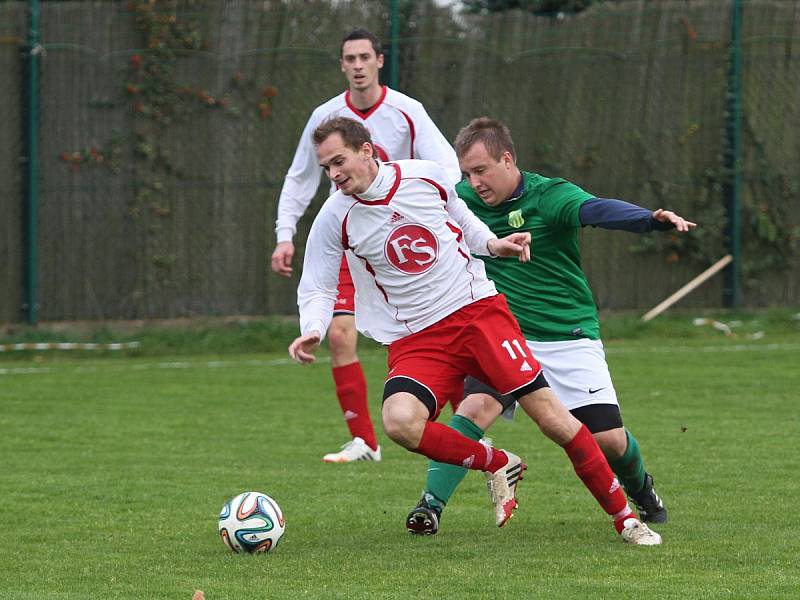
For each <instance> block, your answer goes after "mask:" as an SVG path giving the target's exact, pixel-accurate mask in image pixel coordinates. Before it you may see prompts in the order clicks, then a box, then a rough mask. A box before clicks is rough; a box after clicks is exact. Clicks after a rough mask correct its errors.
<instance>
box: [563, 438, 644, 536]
mask: <svg viewBox="0 0 800 600" xmlns="http://www.w3.org/2000/svg"><path fill="white" fill-rule="evenodd" d="M564 450H565V451H566V453H567V456H569V459H570V460H571V461H572V466H573V467H574V468H575V472H576V473H577V474H578V477H580V478H581V480H582V481H583V484H584V485H585V486H586V487H587V488H589V491H590V492H591V493H592V496H594V497H595V499H596V500H597V502H598V503H599V504H600V506H602V507H603V510H604V511H606V512H607V513H608V514H609V515H611V518H612V519H613V520H614V528H615V529H616V530H617V533H619V532H621V531H622V529H623V522H624V521H625V519H628V518H630V517H636V515H635V514H634V513H633V511H632V510H631V507H630V506H628V499H627V498H626V497H625V492H623V491H622V486H620V484H619V481H618V480H617V477H616V476H615V475H614V472H613V471H612V470H611V467H609V466H608V461H607V460H606V457H605V456H604V455H603V452H602V451H601V450H600V446H598V445H597V442H596V441H595V439H594V437H592V434H591V432H590V431H589V430H588V429H587V428H586V425H582V426H581V428H580V430H579V431H578V433H576V434H575V437H574V438H572V440H570V441H569V443H567V445H566V446H564Z"/></svg>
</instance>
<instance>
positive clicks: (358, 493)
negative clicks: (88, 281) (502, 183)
mask: <svg viewBox="0 0 800 600" xmlns="http://www.w3.org/2000/svg"><path fill="white" fill-rule="evenodd" d="M686 323H687V319H682V320H681V319H673V321H668V320H663V321H660V322H659V321H657V322H655V323H654V324H653V325H652V326H650V327H648V328H644V329H642V328H640V327H638V326H636V325H634V324H632V323H631V322H625V321H624V320H622V321H616V322H615V321H612V322H609V324H608V325H607V328H606V333H607V335H606V337H607V343H606V345H607V349H608V358H609V362H610V365H611V368H612V374H613V375H614V378H615V383H616V387H617V391H618V393H619V396H620V398H621V403H622V407H623V415H624V417H625V421H626V424H627V426H628V427H629V428H630V429H631V430H632V431H634V433H635V434H636V436H637V438H638V439H639V441H640V444H641V446H642V449H643V452H644V454H645V458H646V459H647V462H648V467H649V469H650V471H651V472H652V473H653V474H654V475H655V478H656V484H657V488H658V490H659V492H660V494H661V495H662V497H663V498H664V500H665V501H666V503H667V504H668V507H669V510H670V523H669V524H667V525H664V526H661V527H658V528H657V529H658V530H659V531H660V532H661V533H662V535H663V537H664V544H663V545H662V546H660V547H655V548H644V547H631V546H627V545H624V544H622V543H621V542H620V540H619V539H618V538H617V536H616V535H615V534H614V532H613V528H612V527H611V525H610V522H609V521H608V519H607V518H606V516H605V515H604V513H602V511H601V510H600V509H599V507H597V506H596V505H595V503H594V501H593V500H592V498H591V497H590V495H589V493H588V492H587V491H586V490H585V489H584V488H583V487H582V486H581V484H580V483H579V481H578V479H577V478H576V477H575V475H574V473H573V472H572V470H571V467H570V464H569V462H568V460H567V459H566V457H565V456H564V454H563V452H562V451H561V450H560V449H559V448H557V447H555V446H554V445H553V444H551V443H550V442H548V441H547V440H545V438H544V437H543V436H542V435H541V434H540V433H539V432H538V431H537V430H536V429H535V427H534V426H533V424H532V423H531V422H530V421H529V420H528V419H527V418H525V417H524V416H523V417H521V416H518V417H517V419H516V420H515V421H514V422H506V421H500V422H498V423H497V424H496V426H495V427H494V428H493V429H492V430H491V432H490V435H491V437H492V438H493V439H494V440H495V443H496V444H497V445H498V446H507V447H509V448H511V449H513V450H514V451H515V452H518V453H519V454H520V455H522V456H523V457H524V458H525V459H526V461H527V462H528V464H529V465H530V469H529V471H528V474H527V476H526V478H525V481H524V482H522V484H521V485H520V489H519V498H520V504H521V507H520V509H519V510H518V511H517V513H516V516H515V518H514V519H513V520H512V521H511V522H510V523H509V525H508V526H507V527H506V528H504V529H502V530H500V529H497V528H496V527H494V525H493V517H492V511H491V505H490V503H489V500H488V497H487V494H486V491H485V487H484V483H483V478H482V476H481V475H480V474H478V473H471V474H470V475H469V476H468V477H467V479H466V480H465V482H464V484H463V485H462V487H461V488H460V489H459V491H458V493H457V494H456V496H455V497H454V498H453V500H452V502H451V504H450V506H448V508H447V511H446V512H445V515H444V519H443V522H442V530H441V531H440V533H439V535H437V536H434V537H430V538H418V537H412V536H410V535H408V534H407V533H406V532H405V529H404V517H405V515H406V512H407V511H408V509H409V508H411V507H412V506H413V505H414V504H415V502H416V501H417V499H418V496H419V493H420V490H421V489H422V486H423V483H424V475H425V468H426V461H425V460H424V459H423V458H422V457H420V456H417V455H413V454H410V453H408V452H406V451H404V450H402V449H400V448H399V447H398V446H395V445H393V444H392V443H391V442H389V441H388V440H387V438H386V437H385V436H384V435H383V434H382V432H379V435H380V437H381V442H382V444H383V452H384V460H383V462H382V463H379V464H362V463H359V464H354V465H326V464H323V463H322V461H321V460H320V459H321V456H322V454H324V453H326V452H329V451H332V450H335V449H336V448H337V447H338V446H339V445H340V444H341V443H343V442H344V441H345V440H346V438H347V436H346V431H345V428H344V424H343V422H342V419H341V416H340V413H339V409H338V405H337V403H336V400H335V398H334V396H333V392H332V384H331V381H330V379H331V378H330V372H329V366H328V364H327V363H325V362H321V363H318V364H317V365H314V366H311V367H300V366H297V365H290V364H286V361H285V358H284V357H285V355H284V354H283V353H282V352H275V353H260V354H245V353H237V352H236V351H235V350H229V351H227V352H226V353H224V354H222V353H213V352H212V349H210V348H207V347H205V348H204V352H205V354H195V355H185V353H179V352H176V353H175V355H173V356H170V355H169V354H162V353H159V352H154V355H153V356H148V355H147V353H146V348H143V351H142V352H143V353H144V354H142V355H139V356H125V357H120V358H115V357H98V358H91V357H88V358H87V355H86V354H83V355H81V357H80V358H71V356H73V355H69V354H57V353H50V354H47V353H42V354H38V355H34V354H30V355H27V356H22V357H20V356H15V357H14V358H13V359H11V360H9V359H3V360H2V361H0V406H2V412H0V432H2V435H0V457H2V467H3V468H2V469H1V470H0V500H2V506H3V508H4V514H5V523H6V525H5V526H4V531H5V536H4V542H3V543H2V545H0V564H2V569H0V598H30V599H34V598H35V599H40V598H48V599H49V598H76V599H77V598H103V599H105V598H176V599H181V598H184V599H187V600H188V599H189V598H191V596H192V593H193V591H194V590H196V589H201V590H204V591H205V594H206V598H207V599H208V600H215V599H220V598H299V597H304V598H384V597H386V598H437V599H438V598H534V597H542V598H544V597H547V598H576V597H584V598H612V597H614V598H642V597H648V598H675V597H681V598H711V597H716V598H796V597H797V595H798V590H800V574H799V573H800V570H798V567H797V561H798V556H800V525H798V522H797V518H796V516H795V513H794V510H795V506H794V500H795V498H796V497H797V494H798V489H799V488H800V483H798V475H797V469H798V463H799V462H800V461H799V460H798V459H799V458H800V452H798V439H800V427H799V419H798V415H799V414H800V408H799V406H800V404H798V389H800V370H799V369H798V365H799V364H800V361H798V356H800V321H797V320H796V319H792V318H791V316H790V315H788V314H786V315H782V316H780V318H775V317H770V316H767V317H762V318H761V321H760V322H758V321H753V320H750V321H748V322H746V323H745V324H744V325H743V326H742V327H741V328H740V329H739V331H740V332H741V334H740V335H739V336H738V337H736V338H732V337H725V336H724V335H722V334H721V333H720V332H718V331H715V330H712V329H711V328H707V327H706V328H698V327H693V326H691V325H687V324H686ZM748 328H749V329H748ZM757 330H764V331H765V332H766V335H765V336H764V337H763V338H762V339H757V340H753V339H749V338H748V335H747V332H750V333H753V332H755V331H757ZM756 337H757V336H756ZM362 358H363V362H364V365H365V369H366V373H367V379H368V382H369V384H370V386H371V387H370V395H371V402H372V407H373V415H374V416H377V414H378V410H379V398H380V390H381V382H382V378H383V375H384V353H383V351H382V349H380V348H375V347H374V346H366V347H365V349H364V350H363V352H362ZM250 489H255V490H259V491H263V492H266V493H268V494H270V495H272V496H273V497H274V498H275V499H276V500H277V501H278V502H279V503H280V505H281V507H282V508H283V510H284V513H285V515H286V519H287V529H286V534H285V536H284V538H283V540H282V541H281V543H280V545H279V546H278V548H277V550H276V551H275V552H274V553H272V554H269V555H260V556H243V555H234V554H233V553H231V552H230V551H229V550H228V549H227V548H226V547H225V546H224V545H223V544H222V542H221V541H220V540H219V537H218V535H217V513H218V511H219V509H220V507H221V506H222V504H223V502H224V501H225V500H226V499H227V498H229V497H230V496H233V495H235V494H237V493H239V492H241V491H245V490H250Z"/></svg>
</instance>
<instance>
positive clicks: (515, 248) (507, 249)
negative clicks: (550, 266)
mask: <svg viewBox="0 0 800 600" xmlns="http://www.w3.org/2000/svg"><path fill="white" fill-rule="evenodd" d="M486 246H487V248H488V250H489V253H490V254H491V255H492V256H504V257H506V256H517V257H519V261H520V262H528V261H529V260H530V259H531V234H530V233H528V232H527V231H525V232H522V231H519V232H517V233H512V234H511V235H507V236H506V237H504V238H500V239H491V240H489V242H488V243H487V244H486Z"/></svg>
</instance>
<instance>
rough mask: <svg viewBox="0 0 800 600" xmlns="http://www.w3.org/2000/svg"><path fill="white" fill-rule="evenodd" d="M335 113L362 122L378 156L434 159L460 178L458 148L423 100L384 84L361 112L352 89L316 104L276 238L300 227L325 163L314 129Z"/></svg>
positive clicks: (288, 182)
mask: <svg viewBox="0 0 800 600" xmlns="http://www.w3.org/2000/svg"><path fill="white" fill-rule="evenodd" d="M334 117H349V118H351V119H355V120H356V121H358V122H359V123H361V124H363V125H364V126H365V127H366V128H367V129H368V130H369V132H370V135H371V136H372V141H373V143H374V145H375V149H376V150H377V153H378V158H380V159H381V160H382V161H390V160H400V159H407V158H421V159H424V160H431V161H433V162H435V163H438V164H440V165H441V166H442V167H444V169H445V171H446V172H447V178H448V179H449V180H450V181H451V182H452V183H453V185H455V184H456V183H458V182H459V181H460V179H461V169H460V168H459V166H458V158H456V153H455V151H454V150H453V148H452V146H450V144H449V143H448V142H447V140H446V139H445V137H444V135H442V132H441V131H439V129H438V128H437V127H436V125H435V124H434V122H433V121H432V120H431V118H430V117H429V116H428V113H427V112H425V108H424V107H423V106H422V104H421V103H420V102H418V101H417V100H414V99H413V98H411V97H409V96H406V95H405V94H402V93H400V92H398V91H396V90H393V89H391V88H388V87H384V88H383V94H382V95H381V98H380V100H378V102H377V104H375V106H373V107H372V108H371V109H370V110H369V111H368V112H366V113H363V112H361V111H360V110H358V109H357V108H356V107H355V106H353V105H352V104H351V102H350V92H349V90H348V91H346V92H343V93H341V94H339V95H338V96H336V97H334V98H331V99H330V100H328V101H327V102H326V103H325V104H322V105H321V106H319V107H317V108H316V109H315V110H314V112H313V113H312V114H311V117H310V118H309V119H308V123H306V127H305V129H304V130H303V134H302V135H301V136H300V143H299V144H298V146H297V150H296V151H295V155H294V160H293V161H292V165H291V166H290V167H289V172H288V173H287V174H286V179H285V181H284V183H283V189H282V190H281V195H280V198H279V199H278V220H277V221H276V222H275V233H276V235H277V241H278V242H287V241H291V240H292V237H293V236H294V234H295V232H296V231H297V222H298V221H299V220H300V217H302V216H303V213H304V212H305V210H306V209H307V208H308V205H309V204H310V203H311V200H313V198H314V194H316V192H317V188H318V187H319V182H320V176H321V175H322V167H320V165H319V159H318V158H317V153H316V150H315V148H314V142H313V140H312V135H313V133H314V130H315V129H316V128H317V127H318V126H319V125H320V124H321V123H322V122H323V121H326V120H328V119H331V118H334ZM333 189H334V188H331V193H333Z"/></svg>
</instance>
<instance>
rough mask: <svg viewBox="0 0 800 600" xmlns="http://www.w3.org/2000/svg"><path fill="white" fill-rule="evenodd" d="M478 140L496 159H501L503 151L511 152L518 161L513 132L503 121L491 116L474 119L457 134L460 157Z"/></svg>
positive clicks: (457, 151)
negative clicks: (512, 137)
mask: <svg viewBox="0 0 800 600" xmlns="http://www.w3.org/2000/svg"><path fill="white" fill-rule="evenodd" d="M478 142H483V145H484V146H485V147H486V151H487V152H488V153H489V156H491V157H492V158H494V159H495V160H498V161H499V160H500V159H501V158H502V156H503V152H509V153H510V154H511V158H513V159H514V162H516V161H517V151H516V150H515V149H514V140H512V139H511V132H510V131H509V130H508V127H507V126H506V124H505V123H503V122H502V121H497V120H495V119H490V118H489V117H478V118H477V119H472V121H470V122H469V123H468V124H467V126H466V127H464V128H462V129H461V131H459V132H458V135H457V136H456V141H455V144H454V146H455V150H456V155H457V156H459V157H461V156H464V154H466V153H467V151H468V150H469V149H470V148H472V146H474V145H475V144H476V143H478Z"/></svg>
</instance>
